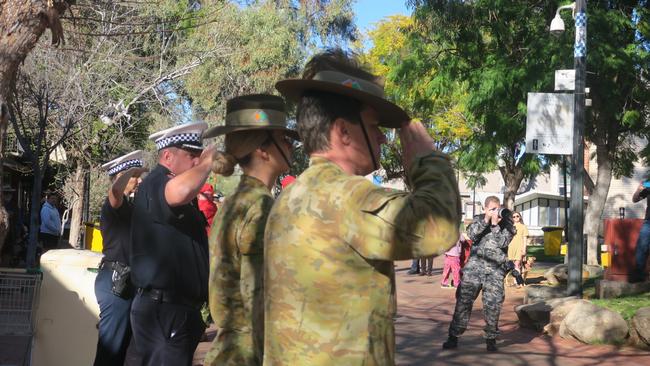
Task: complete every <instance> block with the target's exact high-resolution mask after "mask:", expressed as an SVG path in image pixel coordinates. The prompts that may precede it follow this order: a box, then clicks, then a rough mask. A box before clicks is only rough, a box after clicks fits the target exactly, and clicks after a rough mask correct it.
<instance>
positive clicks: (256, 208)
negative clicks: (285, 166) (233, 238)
mask: <svg viewBox="0 0 650 366" xmlns="http://www.w3.org/2000/svg"><path fill="white" fill-rule="evenodd" d="M272 206H273V198H272V197H270V196H263V197H261V198H260V199H259V200H257V201H256V202H255V203H253V204H252V205H251V206H250V207H249V208H248V210H247V211H246V215H245V216H244V219H243V220H242V221H241V222H240V224H239V227H238V228H237V247H238V249H239V252H240V253H241V254H242V255H255V254H263V246H264V227H265V226H266V219H267V218H268V217H269V212H270V211H271V207H272Z"/></svg>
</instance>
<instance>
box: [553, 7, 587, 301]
mask: <svg viewBox="0 0 650 366" xmlns="http://www.w3.org/2000/svg"><path fill="white" fill-rule="evenodd" d="M563 8H572V9H573V10H574V13H573V15H574V16H573V17H574V19H575V27H576V36H575V43H574V49H573V56H574V68H575V90H574V103H575V105H574V114H573V157H572V159H571V163H572V164H571V210H570V217H569V250H568V255H569V261H568V262H569V279H568V286H567V295H568V296H578V297H582V260H583V255H584V253H583V241H584V238H583V233H582V228H583V223H584V222H583V220H584V218H583V210H584V198H583V197H584V192H583V187H584V186H583V173H582V171H583V169H584V140H583V139H584V130H585V74H586V56H587V1H586V0H577V1H576V2H575V3H573V4H571V5H569V6H566V7H561V8H559V9H558V11H557V14H556V15H555V18H554V19H553V21H552V22H551V32H552V33H559V32H561V31H563V30H564V23H563V22H562V18H560V17H559V12H560V10H561V9H563Z"/></svg>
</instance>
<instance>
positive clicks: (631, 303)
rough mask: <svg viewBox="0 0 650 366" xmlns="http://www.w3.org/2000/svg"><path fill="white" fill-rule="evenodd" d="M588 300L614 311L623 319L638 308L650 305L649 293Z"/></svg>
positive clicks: (630, 316)
mask: <svg viewBox="0 0 650 366" xmlns="http://www.w3.org/2000/svg"><path fill="white" fill-rule="evenodd" d="M590 301H591V302H593V303H594V304H596V305H598V306H602V307H605V308H608V309H610V310H612V311H616V312H618V313H619V314H621V315H622V316H623V318H624V319H625V320H629V319H631V318H632V316H634V313H635V312H636V311H637V310H638V309H639V308H643V307H647V306H650V293H645V294H640V295H634V296H626V297H619V298H616V299H592V300H590Z"/></svg>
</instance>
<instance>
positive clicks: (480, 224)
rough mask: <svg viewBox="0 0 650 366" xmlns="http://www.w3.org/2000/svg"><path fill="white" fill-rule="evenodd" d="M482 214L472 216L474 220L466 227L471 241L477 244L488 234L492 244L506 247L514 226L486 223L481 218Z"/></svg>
mask: <svg viewBox="0 0 650 366" xmlns="http://www.w3.org/2000/svg"><path fill="white" fill-rule="evenodd" d="M483 218H484V216H483V215H480V216H477V217H476V218H474V221H473V222H472V223H471V224H470V225H469V226H468V227H467V235H468V236H469V238H470V240H471V241H472V242H473V243H477V244H479V243H480V241H481V240H482V239H483V238H484V237H486V236H488V235H489V234H492V235H489V237H490V239H491V240H492V241H493V243H494V246H495V247H497V248H502V249H503V248H507V247H508V245H509V244H510V242H511V241H512V238H513V237H514V235H515V233H516V232H517V231H516V230H515V228H514V226H512V227H510V228H505V227H503V226H501V225H496V226H492V225H490V224H489V223H486V222H485V220H484V219H483Z"/></svg>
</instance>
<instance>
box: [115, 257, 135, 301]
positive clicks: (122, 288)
mask: <svg viewBox="0 0 650 366" xmlns="http://www.w3.org/2000/svg"><path fill="white" fill-rule="evenodd" d="M110 268H111V269H112V270H113V271H112V274H111V291H112V292H113V294H114V295H115V296H119V297H121V298H124V299H130V298H131V297H133V294H134V291H133V290H134V288H133V285H132V284H131V267H129V266H127V265H126V264H124V263H120V262H112V263H111V267H110Z"/></svg>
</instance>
